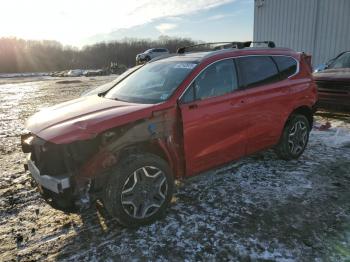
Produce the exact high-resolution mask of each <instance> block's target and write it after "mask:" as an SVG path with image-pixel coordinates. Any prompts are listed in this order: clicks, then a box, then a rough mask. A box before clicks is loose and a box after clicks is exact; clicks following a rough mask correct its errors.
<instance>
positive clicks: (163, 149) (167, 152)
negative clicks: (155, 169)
mask: <svg viewBox="0 0 350 262" xmlns="http://www.w3.org/2000/svg"><path fill="white" fill-rule="evenodd" d="M142 153H151V154H154V155H156V156H158V157H160V158H162V159H163V160H164V161H166V162H167V163H168V165H169V167H170V169H171V170H172V172H173V175H174V177H178V176H181V171H180V170H181V169H180V168H179V166H178V159H177V156H176V153H175V152H174V151H173V150H172V149H171V148H169V145H168V143H166V141H164V140H163V139H157V140H153V141H144V142H139V143H135V144H132V145H128V146H127V147H125V148H123V149H121V150H120V151H119V157H118V158H119V159H118V162H119V161H121V160H122V159H123V158H125V157H127V156H128V155H129V154H142ZM117 164H118V163H117Z"/></svg>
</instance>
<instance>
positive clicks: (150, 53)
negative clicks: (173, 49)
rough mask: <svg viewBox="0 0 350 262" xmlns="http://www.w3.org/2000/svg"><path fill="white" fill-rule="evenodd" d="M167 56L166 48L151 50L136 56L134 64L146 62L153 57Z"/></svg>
mask: <svg viewBox="0 0 350 262" xmlns="http://www.w3.org/2000/svg"><path fill="white" fill-rule="evenodd" d="M167 54H169V50H168V49H166V48H151V49H148V50H146V51H145V52H143V53H141V54H137V55H136V64H141V63H144V62H148V61H150V60H151V59H153V58H155V57H158V56H161V55H167Z"/></svg>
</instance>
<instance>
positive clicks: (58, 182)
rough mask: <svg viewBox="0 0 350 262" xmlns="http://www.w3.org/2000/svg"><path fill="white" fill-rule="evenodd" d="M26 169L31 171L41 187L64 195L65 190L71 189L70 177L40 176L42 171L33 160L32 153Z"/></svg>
mask: <svg viewBox="0 0 350 262" xmlns="http://www.w3.org/2000/svg"><path fill="white" fill-rule="evenodd" d="M25 169H26V170H29V172H30V174H31V176H32V177H33V179H34V180H35V181H36V183H37V184H38V185H39V186H40V187H43V188H45V189H48V190H50V191H52V192H55V193H57V194H59V193H63V191H64V190H65V189H68V188H70V187H71V181H70V177H67V176H50V175H46V174H40V170H39V169H38V168H37V167H36V165H35V163H34V161H33V160H32V159H31V153H29V154H28V156H27V164H26V165H25Z"/></svg>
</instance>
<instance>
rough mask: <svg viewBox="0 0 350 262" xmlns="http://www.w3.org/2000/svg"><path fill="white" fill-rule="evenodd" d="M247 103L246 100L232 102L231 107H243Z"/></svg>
mask: <svg viewBox="0 0 350 262" xmlns="http://www.w3.org/2000/svg"><path fill="white" fill-rule="evenodd" d="M244 103H245V101H244V100H239V101H231V103H230V104H231V106H233V107H240V106H241V105H243V104H244Z"/></svg>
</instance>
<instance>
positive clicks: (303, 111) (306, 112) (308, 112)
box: [283, 106, 314, 130]
mask: <svg viewBox="0 0 350 262" xmlns="http://www.w3.org/2000/svg"><path fill="white" fill-rule="evenodd" d="M293 115H303V116H305V117H306V118H307V120H308V122H309V125H310V130H311V129H312V126H313V123H314V117H313V111H312V108H310V107H308V106H300V107H297V108H295V109H294V110H293V111H292V112H291V113H290V114H289V116H288V118H287V120H286V121H285V123H284V126H283V128H285V127H286V125H287V124H288V122H289V120H290V119H291V117H292V116H293Z"/></svg>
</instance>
